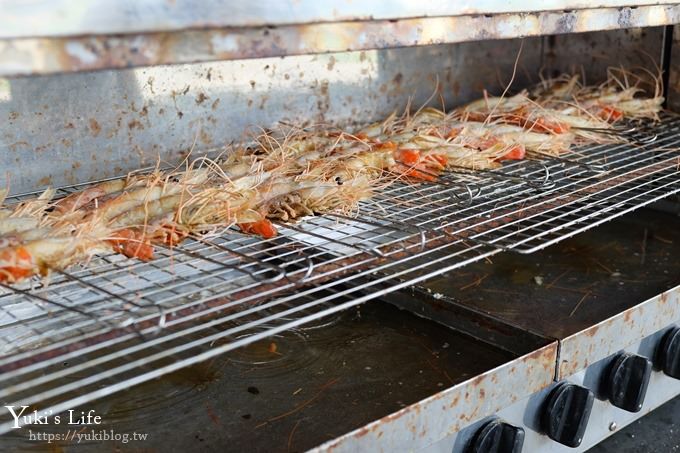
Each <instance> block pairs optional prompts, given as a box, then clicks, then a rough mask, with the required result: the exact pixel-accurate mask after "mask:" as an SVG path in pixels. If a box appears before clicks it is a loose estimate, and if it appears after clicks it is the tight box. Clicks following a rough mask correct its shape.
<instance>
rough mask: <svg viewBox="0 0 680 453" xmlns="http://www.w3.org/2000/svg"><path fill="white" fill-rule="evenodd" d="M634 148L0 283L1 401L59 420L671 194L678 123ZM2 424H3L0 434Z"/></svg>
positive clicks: (595, 151)
mask: <svg viewBox="0 0 680 453" xmlns="http://www.w3.org/2000/svg"><path fill="white" fill-rule="evenodd" d="M630 139H631V140H630V142H627V143H618V144H605V145H594V146H587V147H581V148H579V149H576V150H574V151H573V152H571V153H569V154H568V155H566V156H563V157H561V158H545V159H543V160H541V161H519V162H515V163H512V164H510V165H505V166H504V167H503V168H502V169H501V170H499V171H492V172H484V173H465V172H456V173H447V174H446V175H444V176H443V177H442V178H441V179H440V181H438V182H437V183H434V184H433V183H427V184H419V185H409V184H395V185H393V186H391V187H389V188H388V189H386V190H384V191H382V192H381V193H378V194H376V196H375V197H374V198H372V199H371V200H368V201H366V202H363V203H361V205H360V207H359V209H358V212H357V213H356V215H355V216H343V215H338V214H328V215H325V216H319V217H312V218H308V219H306V220H304V221H302V222H300V223H297V224H295V225H291V224H280V225H278V226H279V229H280V232H281V234H280V236H278V237H276V238H272V239H259V238H255V237H250V236H244V235H241V234H239V233H237V232H235V231H232V230H225V231H224V232H222V234H215V235H212V236H211V237H208V238H194V239H191V240H188V241H186V242H185V243H183V244H181V245H179V246H175V247H173V248H172V249H170V248H160V249H159V250H158V253H157V257H156V258H155V259H154V260H153V261H151V262H146V263H142V262H138V261H135V260H130V259H127V258H125V257H122V256H120V255H113V254H112V255H108V256H100V257H96V258H94V259H93V260H92V262H90V263H89V264H88V265H87V266H83V267H73V268H72V269H69V270H68V271H64V272H55V273H54V274H53V275H52V276H50V278H49V282H46V281H44V280H38V279H35V280H31V281H28V282H24V283H21V284H18V285H13V286H9V285H2V284H0V351H1V352H2V354H0V398H2V400H3V401H4V402H5V404H15V405H20V406H21V405H32V406H38V405H39V407H41V409H43V408H44V410H51V411H53V413H58V412H61V411H63V410H67V409H70V408H73V407H76V406H79V405H82V404H84V403H87V402H89V401H92V400H95V399H98V398H101V397H103V396H106V395H109V394H112V393H114V392H117V391H120V390H123V389H126V388H129V387H130V386H133V385H135V384H139V383H141V382H145V381H148V380H150V379H154V378H156V377H159V376H162V375H163V374H167V373H169V372H172V371H175V370H177V369H180V368H183V367H187V366H190V365H192V364H195V363H198V362H200V361H204V360H207V359H209V358H211V357H214V356H216V355H218V354H222V353H224V352H227V351H230V350H233V349H235V348H238V347H241V346H244V345H247V344H250V343H253V342H256V341H261V340H263V339H265V338H267V337H269V336H272V335H275V334H278V333H281V332H285V331H287V330H291V329H304V328H305V326H309V325H310V323H311V324H314V323H315V322H316V323H318V322H322V321H321V320H322V319H327V318H328V317H330V316H331V315H333V314H335V313H339V312H341V311H343V310H346V309H348V308H350V307H353V306H356V305H358V304H360V303H363V302H365V301H367V300H370V299H374V298H378V297H381V296H384V295H385V294H388V293H389V292H392V291H396V290H399V289H402V288H405V287H407V286H410V285H413V284H415V283H418V282H420V281H423V280H425V279H427V278H430V277H432V276H434V275H439V274H442V273H445V272H447V271H449V270H452V269H455V268H459V267H461V266H464V265H466V264H468V263H471V262H475V261H478V260H482V259H485V258H489V257H491V256H493V255H494V254H496V253H499V252H501V251H505V250H512V251H515V252H519V253H532V252H535V251H537V250H540V249H542V248H545V247H547V246H549V245H551V244H554V243H556V242H558V241H560V240H563V239H565V238H567V237H571V236H573V235H575V234H578V233H579V232H581V231H584V230H586V229H589V228H592V227H594V226H596V225H599V224H601V223H603V222H606V221H608V220H611V219H613V218H615V217H618V216H621V215H624V214H625V213H627V212H630V211H632V210H634V209H637V208H640V207H642V206H645V205H648V204H650V203H653V202H654V201H656V200H659V199H661V198H664V197H667V196H670V195H673V194H677V193H678V192H680V171H679V170H678V168H679V166H680V117H678V116H675V115H671V114H664V115H663V117H662V121H661V123H651V122H647V123H640V124H638V125H637V127H636V129H635V131H634V132H632V133H631V134H630ZM81 187H82V185H81V186H72V187H68V188H63V189H60V190H59V194H60V195H66V194H68V193H70V192H72V191H74V190H78V189H79V188H81ZM29 196H32V195H31V194H25V195H19V196H15V197H14V201H20V200H22V199H25V198H26V197H29ZM11 426H12V420H11V419H7V418H0V432H6V431H8V430H9V429H11Z"/></svg>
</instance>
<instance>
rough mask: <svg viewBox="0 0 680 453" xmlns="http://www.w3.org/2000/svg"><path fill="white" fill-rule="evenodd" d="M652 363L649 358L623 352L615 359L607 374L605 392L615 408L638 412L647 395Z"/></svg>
mask: <svg viewBox="0 0 680 453" xmlns="http://www.w3.org/2000/svg"><path fill="white" fill-rule="evenodd" d="M651 375H652V362H651V361H650V360H649V359H648V358H647V357H642V356H640V355H635V354H630V353H628V352H621V353H619V354H617V355H616V356H615V357H614V360H612V363H611V365H610V366H609V372H608V373H607V374H606V378H605V383H604V390H605V394H606V395H607V399H609V402H610V403H612V404H613V405H614V406H616V407H619V408H621V409H623V410H626V411H628V412H638V411H639V410H640V409H642V403H643V402H644V400H645V394H646V393H647V385H648V384H649V377H650V376H651Z"/></svg>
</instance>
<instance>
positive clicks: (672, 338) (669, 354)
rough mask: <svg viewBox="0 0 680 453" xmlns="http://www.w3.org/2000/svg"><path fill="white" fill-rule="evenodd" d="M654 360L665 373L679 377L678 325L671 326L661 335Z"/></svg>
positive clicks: (679, 338)
mask: <svg viewBox="0 0 680 453" xmlns="http://www.w3.org/2000/svg"><path fill="white" fill-rule="evenodd" d="M656 362H657V365H658V367H659V368H660V369H661V370H662V371H663V372H664V373H665V374H667V375H668V376H670V377H672V378H675V379H680V327H678V326H673V328H671V330H669V331H668V332H666V334H665V335H664V336H663V338H662V339H661V342H660V343H659V347H658V349H657V351H656Z"/></svg>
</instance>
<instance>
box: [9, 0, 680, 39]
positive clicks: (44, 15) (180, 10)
mask: <svg viewBox="0 0 680 453" xmlns="http://www.w3.org/2000/svg"><path fill="white" fill-rule="evenodd" d="M664 3H671V2H670V1H659V0H597V1H585V0H548V1H538V0H530V1H526V2H518V1H516V0H513V1H499V0H481V1H470V0H467V1H460V2H445V1H441V0H440V1H433V2H427V3H423V2H415V1H402V2H389V3H386V2H381V1H377V0H368V1H363V2H353V1H347V0H331V1H326V2H316V1H313V0H301V1H290V0H284V1H276V0H264V1H260V2H257V3H249V4H245V3H236V2H233V1H228V0H207V1H205V0H204V1H202V2H201V3H200V4H198V5H197V4H196V3H195V2H191V1H190V0H176V1H173V2H166V1H162V0H141V1H134V0H123V1H116V0H96V1H87V0H77V1H73V0H56V1H48V0H40V1H32V2H25V1H24V2H22V1H16V0H3V1H1V2H0V7H1V8H2V15H0V38H12V37H33V36H63V35H89V34H103V33H111V34H119V33H131V32H148V31H171V30H182V29H186V28H206V27H246V26H248V27H252V26H261V25H271V26H274V25H283V24H293V23H308V22H339V21H349V20H380V19H403V18H408V17H426V16H456V15H462V14H489V13H509V12H530V11H548V10H555V11H562V10H572V9H583V8H589V9H592V8H602V7H621V6H635V5H637V6H643V5H658V4H664Z"/></svg>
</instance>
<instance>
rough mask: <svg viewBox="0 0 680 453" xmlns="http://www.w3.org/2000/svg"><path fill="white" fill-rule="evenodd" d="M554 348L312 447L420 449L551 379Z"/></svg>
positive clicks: (337, 448) (376, 450) (553, 345)
mask: <svg viewBox="0 0 680 453" xmlns="http://www.w3.org/2000/svg"><path fill="white" fill-rule="evenodd" d="M556 352H557V344H556V343H553V344H550V345H548V346H545V347H544V348H541V349H538V350H537V351H535V352H532V353H531V354H528V355H526V356H524V357H522V358H520V359H517V360H514V361H512V362H509V363H506V364H504V365H501V366H500V367H498V368H495V369H494V370H491V371H489V372H487V373H483V374H480V375H479V376H476V377H475V378H473V379H470V380H469V381H466V382H463V383H461V384H458V385H455V386H453V387H451V388H448V389H446V390H444V391H442V392H439V393H437V394H436V395H433V396H431V397H429V398H426V399H424V400H422V401H420V402H418V403H416V404H413V405H411V406H409V407H406V408H404V409H402V410H400V411H397V412H395V413H393V414H390V415H388V416H386V417H384V418H382V419H380V420H376V421H374V422H373V423H370V424H368V425H366V426H364V427H362V428H360V429H358V430H356V431H353V432H351V433H348V434H346V435H344V436H342V437H339V438H337V439H334V440H332V441H330V442H327V443H325V444H323V445H320V446H319V447H318V448H316V449H314V450H312V451H313V452H330V451H333V452H355V451H375V452H378V451H380V452H393V451H405V450H409V451H416V450H421V449H426V448H427V447H428V446H430V445H432V444H434V443H437V442H439V441H441V439H444V438H447V437H449V436H451V435H452V434H454V433H456V432H458V431H459V430H460V429H462V428H463V427H465V426H467V425H468V424H470V423H471V422H473V421H474V420H477V419H479V418H480V417H484V416H485V414H494V413H496V412H498V411H500V410H501V409H503V408H504V407H507V406H509V405H512V404H513V403H515V402H516V401H517V400H518V399H520V398H522V395H523V394H524V392H525V391H526V390H527V389H534V390H535V391H537V390H539V389H543V388H545V387H547V386H548V385H549V384H550V383H551V382H552V378H553V375H552V371H553V369H554V368H553V365H554V362H553V360H554V359H555V358H556V355H555V354H556ZM499 383H502V385H500V384H499ZM508 389H512V390H508ZM405 447H406V448H405ZM448 451H451V450H450V449H449V450H448ZM527 451H531V450H527Z"/></svg>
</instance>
